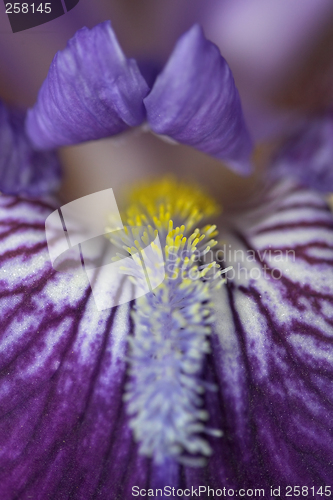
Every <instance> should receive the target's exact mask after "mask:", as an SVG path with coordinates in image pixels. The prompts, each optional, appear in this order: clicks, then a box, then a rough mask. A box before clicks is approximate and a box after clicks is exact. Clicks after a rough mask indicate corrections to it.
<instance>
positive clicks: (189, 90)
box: [144, 25, 252, 174]
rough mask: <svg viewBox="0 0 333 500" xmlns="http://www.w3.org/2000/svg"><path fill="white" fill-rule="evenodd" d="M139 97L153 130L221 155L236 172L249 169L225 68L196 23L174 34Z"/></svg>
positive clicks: (247, 145) (238, 107) (242, 126)
mask: <svg viewBox="0 0 333 500" xmlns="http://www.w3.org/2000/svg"><path fill="white" fill-rule="evenodd" d="M144 103H145V106H146V109H147V116H148V122H149V124H150V127H151V129H152V130H153V131H154V132H156V133H157V134H163V135H167V136H169V137H171V138H172V139H175V140H176V141H178V142H181V143H183V144H187V145H189V146H193V147H195V148H197V149H199V150H200V151H203V152H204V153H207V154H210V155H212V156H215V157H216V158H218V159H220V160H225V161H227V162H228V163H229V165H230V167H231V168H232V169H233V170H235V171H237V172H240V173H242V174H248V173H249V172H250V171H251V167H250V163H249V157H250V153H251V150H252V144H251V140H250V138H249V135H248V132H247V129H246V126H245V123H244V119H243V114H242V108H241V103H240V99H239V95H238V92H237V89H236V87H235V83H234V80H233V77H232V74H231V71H230V68H229V66H228V65H227V63H226V61H225V60H224V59H223V57H222V56H221V55H220V53H219V50H218V48H217V47H216V46H215V45H214V44H213V43H211V42H209V41H208V40H206V38H205V37H204V34H203V32H202V29H201V28H200V27H199V26H198V25H195V26H193V28H191V29H190V31H188V32H187V33H186V34H185V35H183V36H182V37H181V38H180V40H179V41H178V43H177V45H176V47H175V49H174V52H173V53H172V55H171V57H170V59H169V61H168V63H167V65H166V67H165V68H164V70H163V71H162V73H161V74H160V75H159V76H158V77H157V79H156V82H155V84H154V86H153V88H152V91H151V92H150V94H149V95H148V96H147V97H146V98H145V99H144Z"/></svg>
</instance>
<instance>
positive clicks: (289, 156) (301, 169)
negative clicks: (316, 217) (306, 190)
mask: <svg viewBox="0 0 333 500" xmlns="http://www.w3.org/2000/svg"><path fill="white" fill-rule="evenodd" d="M271 169H272V175H273V176H274V177H275V178H283V177H286V176H289V177H293V178H295V179H297V180H298V181H300V182H302V183H303V184H304V185H306V186H310V187H312V188H314V189H317V190H318V191H322V192H326V193H327V192H330V191H333V111H332V110H329V111H328V112H326V113H325V114H324V115H322V116H316V117H314V118H313V119H312V120H307V121H306V122H305V123H304V124H303V125H302V127H301V128H300V129H299V130H298V131H297V132H296V133H295V134H294V135H293V136H292V137H291V138H290V139H289V140H288V141H287V142H286V144H285V145H284V146H283V148H282V149H281V150H280V151H279V153H278V155H277V157H276V158H275V159H274V161H273V164H272V167H271Z"/></svg>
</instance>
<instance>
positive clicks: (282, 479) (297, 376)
mask: <svg viewBox="0 0 333 500" xmlns="http://www.w3.org/2000/svg"><path fill="white" fill-rule="evenodd" d="M271 194H272V198H271V200H270V201H269V200H268V202H267V203H264V204H263V205H262V207H261V209H259V210H258V213H257V217H256V219H253V221H252V224H249V222H248V221H249V220H250V214H245V215H244V217H243V220H239V221H238V228H237V230H236V228H235V226H234V228H233V230H232V231H230V233H228V236H226V237H227V238H228V239H229V241H230V246H231V248H232V249H233V250H236V249H237V250H240V249H242V251H243V256H245V258H244V257H242V254H241V253H238V254H236V253H233V251H231V252H230V253H228V252H227V253H226V256H227V262H226V264H227V265H233V266H234V268H235V271H236V277H235V279H230V282H229V285H228V287H225V288H224V289H221V290H220V292H219V295H218V296H217V297H216V307H217V315H218V321H217V322H216V326H215V329H214V332H215V335H214V336H213V342H214V358H215V359H214V363H215V366H216V373H217V377H218V385H219V387H220V392H221V396H222V398H223V399H224V401H225V405H226V406H225V411H226V415H225V420H224V425H225V426H226V427H227V428H228V427H229V429H230V428H231V429H232V433H231V435H232V437H233V443H232V448H233V453H234V454H235V453H236V460H235V461H234V466H233V468H230V465H229V464H228V463H227V462H226V461H224V463H223V462H222V464H221V463H220V464H219V468H218V469H217V468H216V463H217V459H215V454H214V455H213V456H212V459H211V462H210V464H209V467H210V471H211V474H212V475H214V476H215V481H216V482H217V481H219V480H220V481H221V480H223V478H224V477H225V475H227V477H228V478H229V481H230V482H231V484H232V485H234V486H237V484H240V482H241V483H242V484H243V485H248V487H259V486H260V487H265V488H266V489H267V488H269V487H270V485H272V484H279V485H286V484H303V485H308V486H309V487H310V486H312V485H313V484H329V483H330V482H331V481H332V477H333V475H332V469H331V466H330V464H331V463H332V460H333V452H332V450H333V435H332V432H331V422H332V417H333V384H332V381H333V356H332V347H333V217H332V214H330V213H329V212H328V210H327V206H326V204H325V202H324V200H323V199H322V197H321V196H320V195H318V194H317V193H315V192H311V191H308V190H305V189H300V188H296V189H295V187H294V186H292V185H288V184H284V185H283V186H282V189H281V188H278V189H275V191H274V190H272V191H271ZM260 211H261V217H258V214H259V212H260ZM247 217H249V218H248V220H246V218H247ZM278 220H280V223H279V224H277V221H278ZM316 221H317V222H318V224H316ZM298 223H299V226H298V227H297V224H298ZM236 227H237V224H236ZM226 234H227V233H226ZM248 251H252V252H254V253H255V257H254V259H248V260H247V259H246V256H247V255H248V254H247V252H248ZM287 251H289V252H290V251H293V252H294V254H293V255H291V254H290V253H289V255H288V254H287ZM265 252H266V253H265ZM278 252H281V254H279V253H278ZM229 256H231V258H230V259H229ZM264 268H266V271H267V274H266V277H265V275H264V272H263V270H264ZM253 269H256V270H257V271H258V270H261V275H260V276H258V273H257V272H256V273H253V274H252V276H254V277H251V274H250V273H251V270H253ZM276 270H278V271H279V272H280V273H281V277H279V278H278V279H277V278H276V277H277V276H279V274H278V273H277V271H276ZM237 272H238V274H237ZM274 272H275V274H274ZM224 430H225V429H224ZM225 432H226V433H227V431H226V430H225ZM229 435H230V431H229ZM214 466H215V469H214ZM217 470H218V471H219V472H218V473H216V471H217ZM226 471H227V472H228V474H226Z"/></svg>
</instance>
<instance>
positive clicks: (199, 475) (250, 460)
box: [0, 183, 333, 500]
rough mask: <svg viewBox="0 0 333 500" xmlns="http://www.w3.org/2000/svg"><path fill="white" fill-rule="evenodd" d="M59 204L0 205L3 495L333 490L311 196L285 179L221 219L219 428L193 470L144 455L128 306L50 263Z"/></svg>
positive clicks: (328, 321) (209, 372)
mask: <svg viewBox="0 0 333 500" xmlns="http://www.w3.org/2000/svg"><path fill="white" fill-rule="evenodd" d="M263 198H264V199H263ZM52 210H54V207H53V205H49V204H47V203H45V202H36V201H35V202H32V201H26V200H24V199H18V198H13V197H6V196H2V197H1V198H0V242H1V243H0V261H1V267H0V317H1V322H2V326H3V327H2V331H1V337H0V339H1V340H0V346H1V349H0V374H1V378H2V384H1V388H0V402H1V404H0V409H1V410H0V443H1V444H0V484H1V488H2V490H1V494H2V498H3V499H4V500H12V499H13V498H20V499H21V498H22V499H28V498H31V497H33V498H35V499H36V500H39V499H40V500H42V499H43V500H44V499H45V498H57V499H61V498H64V499H67V498H71V499H74V500H85V499H87V498H89V499H90V498H102V499H105V500H108V499H110V498H122V499H124V500H129V499H131V498H133V495H132V486H134V485H136V486H139V487H140V488H145V489H146V490H147V489H148V488H149V487H150V488H157V487H163V485H169V486H171V487H176V488H177V487H179V488H182V489H184V488H190V489H191V488H192V486H193V488H198V486H200V485H206V487H207V488H208V486H210V487H211V488H215V489H216V488H223V487H227V488H234V489H239V488H243V487H244V488H251V487H253V488H264V489H265V494H266V497H267V498H268V497H269V494H270V493H269V488H270V486H271V485H272V486H281V488H282V489H283V488H284V490H283V491H282V490H281V498H287V497H286V496H285V493H286V489H285V487H286V486H287V485H308V486H309V487H310V486H316V487H320V486H325V485H329V484H331V483H332V479H333V474H332V469H331V466H330V463H331V462H332V460H333V456H332V455H333V451H332V450H333V446H332V445H333V436H332V431H331V421H332V412H333V410H332V409H333V386H332V382H331V381H332V379H333V356H332V339H333V217H332V214H331V212H330V211H329V210H328V208H327V206H326V204H325V202H324V201H323V199H322V198H321V197H320V196H319V195H318V194H316V193H314V192H311V191H307V190H304V189H300V188H297V187H295V185H293V184H288V183H285V184H282V185H279V186H277V187H275V188H274V189H273V190H271V191H270V192H269V193H268V194H265V195H264V196H263V197H262V198H261V204H260V205H259V206H258V208H252V209H251V210H250V209H248V210H246V211H245V212H244V214H243V216H241V217H240V216H239V215H238V216H237V217H235V218H232V217H229V218H225V220H224V221H223V225H222V231H221V232H222V236H223V239H224V240H225V241H226V248H225V252H224V261H225V265H226V266H229V265H232V266H233V267H234V271H235V276H234V277H233V276H232V273H231V272H230V273H231V275H230V276H229V281H228V284H227V286H224V287H222V289H221V290H220V291H219V292H217V295H216V297H215V305H216V321H215V324H214V332H213V336H212V337H213V339H212V347H213V349H212V354H210V355H209V357H208V359H207V367H206V370H205V377H206V380H207V382H212V383H213V384H215V385H217V386H218V390H217V391H215V392H214V391H207V393H206V395H205V403H206V406H207V408H208V409H209V414H210V420H211V421H210V422H209V423H208V424H209V425H210V426H211V427H213V428H219V429H222V430H223V431H224V435H223V436H222V437H221V438H219V439H216V438H212V439H211V446H212V448H213V450H214V453H213V455H212V457H211V458H210V461H209V463H208V465H207V467H206V468H199V469H196V468H190V467H182V466H179V465H176V464H175V463H165V464H162V465H159V466H156V465H155V466H154V465H152V464H151V463H150V460H149V459H145V458H143V457H141V456H140V455H139V454H138V450H137V445H136V444H135V443H134V442H133V439H132V435H131V432H130V430H129V426H128V420H127V416H126V411H125V406H124V403H123V401H122V395H123V393H124V384H125V383H126V381H127V374H126V366H125V360H124V357H125V355H126V337H127V336H128V335H129V334H131V332H132V323H131V320H130V314H129V313H130V309H131V304H130V305H123V306H119V307H117V308H114V309H112V310H106V311H101V312H98V311H97V310H96V308H95V305H94V301H93V299H92V296H91V292H90V288H89V287H88V281H87V278H86V276H85V274H84V273H83V271H80V270H73V271H72V272H69V271H68V272H67V273H63V274H62V273H57V272H55V271H54V270H53V269H52V267H51V264H50V261H49V258H48V253H47V247H46V241H45V235H44V221H45V219H46V217H47V215H49V213H50V212H51V211H52ZM229 245H230V246H229ZM236 251H238V252H237V253H236ZM288 252H289V253H288ZM238 264H239V266H238ZM254 269H255V271H254ZM258 270H260V271H261V274H260V275H259V271H258ZM228 274H229V273H228ZM202 496H203V497H204V494H202ZM244 498H250V497H249V496H248V497H247V496H245V497H244Z"/></svg>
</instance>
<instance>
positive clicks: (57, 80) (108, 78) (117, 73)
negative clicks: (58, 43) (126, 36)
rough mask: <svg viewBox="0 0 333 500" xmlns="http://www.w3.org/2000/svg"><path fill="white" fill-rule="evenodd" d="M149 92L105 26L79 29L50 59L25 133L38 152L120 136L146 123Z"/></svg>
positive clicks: (111, 32)
mask: <svg viewBox="0 0 333 500" xmlns="http://www.w3.org/2000/svg"><path fill="white" fill-rule="evenodd" d="M148 90H149V89H148V86H147V84H146V82H145V80H144V78H143V77H142V75H141V73H140V71H139V69H138V66H137V64H136V62H135V61H134V60H133V59H126V57H125V56H124V54H123V52H122V50H121V48H120V46H119V44H118V41H117V39H116V36H115V34H114V32H113V30H112V27H111V23H110V22H109V21H106V22H104V23H101V24H98V25H97V26H95V27H94V28H93V29H91V30H89V29H87V28H82V29H81V30H79V31H78V32H77V33H76V34H75V35H74V37H73V38H72V39H71V40H69V42H68V44H67V47H66V48H65V49H64V50H63V51H60V52H58V53H57V54H56V56H55V57H54V59H53V62H52V64H51V67H50V69H49V72H48V75H47V78H46V80H45V81H44V83H43V85H42V87H41V89H40V91H39V95H38V100H37V103H36V104H35V106H34V107H33V108H32V109H31V110H30V111H29V112H28V117H27V124H26V127H27V132H28V134H29V136H30V138H31V140H32V141H33V143H34V144H35V145H36V147H38V148H40V149H49V148H54V147H58V146H63V145H68V144H76V143H79V142H83V141H89V140H94V139H100V138H103V137H108V136H112V135H115V134H119V133H120V132H123V131H124V130H126V129H128V128H129V127H135V126H137V125H140V124H141V123H142V122H143V121H144V119H145V110H144V106H143V102H142V101H143V98H144V97H145V96H146V95H147V93H148Z"/></svg>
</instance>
